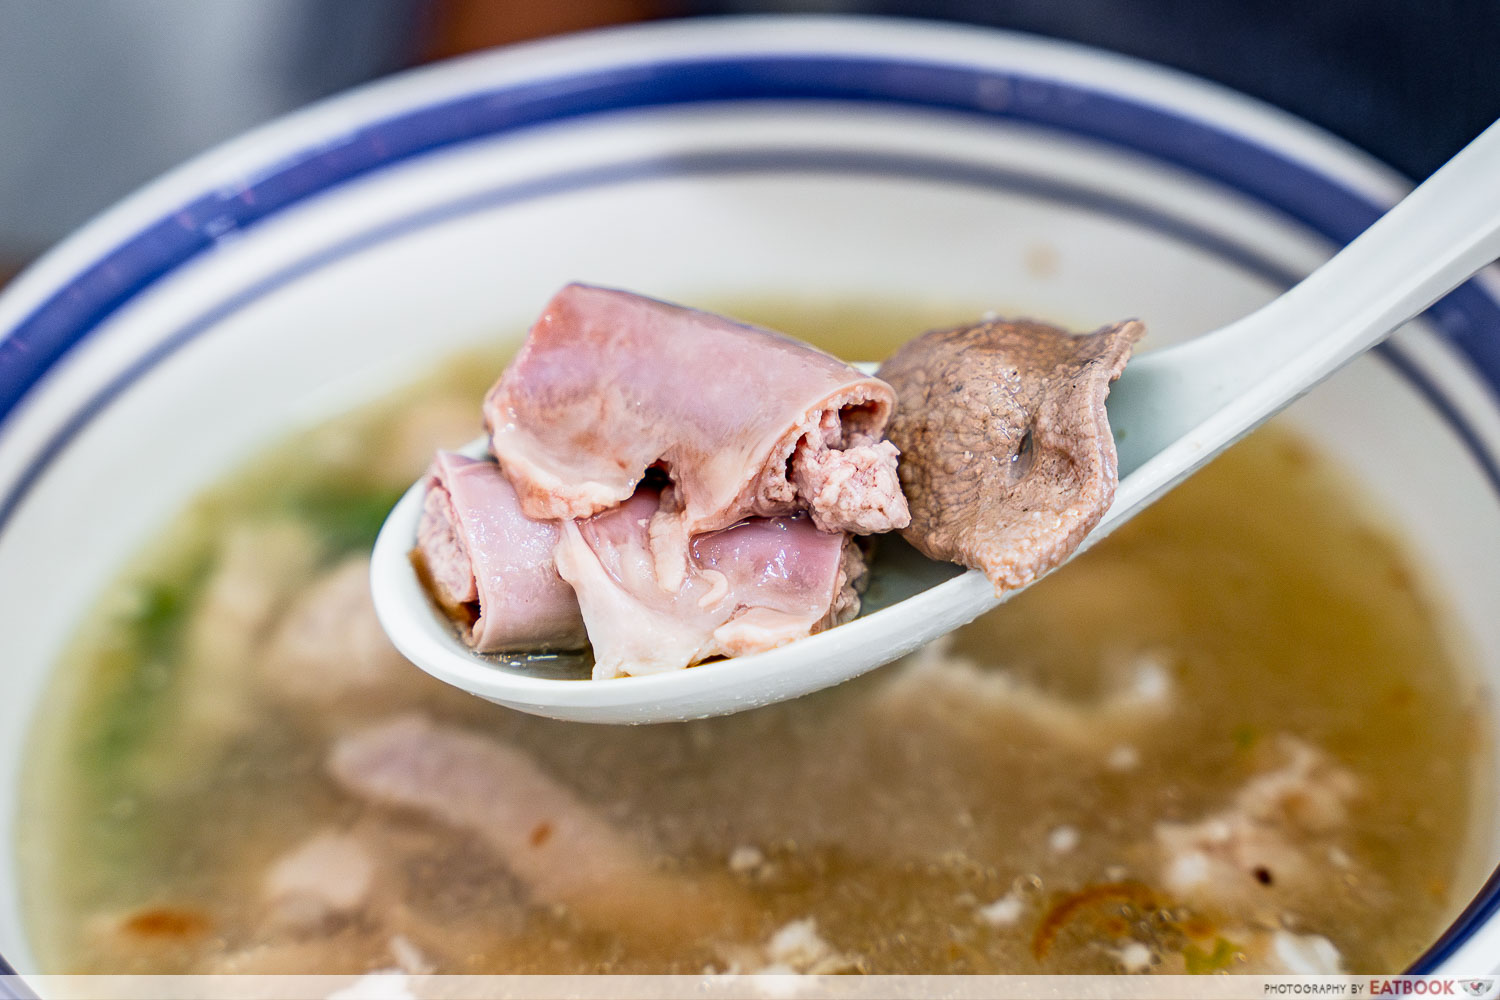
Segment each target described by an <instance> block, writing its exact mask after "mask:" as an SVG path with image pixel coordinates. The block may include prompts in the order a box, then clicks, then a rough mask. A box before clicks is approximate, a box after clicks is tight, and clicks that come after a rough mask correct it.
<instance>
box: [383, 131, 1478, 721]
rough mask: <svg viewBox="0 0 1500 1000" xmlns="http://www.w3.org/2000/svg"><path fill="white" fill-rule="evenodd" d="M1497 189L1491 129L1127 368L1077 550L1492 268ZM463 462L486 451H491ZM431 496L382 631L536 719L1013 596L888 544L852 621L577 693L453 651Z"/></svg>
mask: <svg viewBox="0 0 1500 1000" xmlns="http://www.w3.org/2000/svg"><path fill="white" fill-rule="evenodd" d="M1497 178H1500V123H1497V124H1496V125H1492V126H1491V127H1490V128H1489V129H1487V130H1486V131H1485V132H1484V133H1483V134H1481V135H1480V136H1479V138H1477V139H1475V140H1474V141H1473V142H1472V143H1471V144H1470V145H1469V146H1468V147H1467V148H1465V149H1464V150H1463V151H1462V152H1460V153H1459V154H1458V155H1457V156H1455V157H1454V158H1453V159H1452V160H1451V161H1450V162H1449V163H1448V164H1446V165H1445V166H1444V167H1443V168H1442V169H1441V170H1439V171H1438V172H1437V173H1435V174H1434V175H1433V176H1432V177H1431V178H1429V179H1428V180H1427V181H1426V182H1425V183H1424V184H1422V185H1421V186H1420V187H1419V188H1417V189H1416V190H1415V191H1413V192H1412V193H1411V194H1410V195H1409V196H1408V197H1407V198H1406V199H1404V200H1403V201H1402V202H1401V203H1400V204H1398V205H1397V206H1396V207H1394V208H1393V209H1391V211H1390V212H1388V213H1387V214H1386V215H1385V216H1383V217H1382V218H1381V219H1380V220H1378V221H1377V222H1376V223H1375V224H1374V225H1372V226H1371V227H1370V228H1369V229H1368V230H1366V231H1365V232H1364V233H1363V234H1361V235H1360V236H1359V237H1358V238H1357V239H1355V240H1354V241H1353V242H1352V243H1350V244H1349V245H1348V246H1347V247H1345V248H1344V249H1343V250H1342V251H1340V252H1339V253H1338V254H1337V255H1336V256H1335V257H1333V258H1332V259H1331V260H1330V261H1328V262H1327V263H1326V264H1324V265H1323V266H1322V267H1321V268H1319V269H1318V270H1317V271H1315V272H1314V273H1313V274H1311V275H1310V276H1309V277H1307V278H1306V279H1305V280H1303V281H1302V282H1301V283H1299V284H1298V285H1296V286H1295V287H1294V288H1292V289H1291V290H1289V291H1288V292H1286V293H1285V294H1283V295H1282V296H1280V297H1279V298H1277V299H1276V300H1274V301H1273V302H1271V303H1270V304H1268V305H1266V306H1265V307H1263V308H1261V309H1259V310H1257V311H1256V312H1254V313H1252V314H1251V315H1249V316H1247V317H1245V318H1244V319H1242V320H1239V321H1237V322H1235V323H1232V324H1230V325H1229V326H1227V327H1223V328H1221V329H1219V330H1217V331H1214V332H1213V333H1209V334H1205V335H1202V336H1200V337H1198V338H1196V339H1194V340H1191V341H1189V342H1187V343H1184V344H1182V345H1179V346H1177V347H1173V348H1171V349H1167V350H1162V351H1157V352H1153V353H1149V354H1146V355H1143V356H1142V357H1140V358H1138V359H1136V360H1135V361H1133V362H1132V363H1131V365H1130V366H1129V367H1127V368H1126V370H1125V372H1124V374H1123V375H1122V376H1121V377H1120V379H1119V380H1118V381H1117V382H1116V384H1115V385H1114V387H1113V390H1112V392H1111V395H1110V399H1109V404H1108V408H1109V419H1110V425H1111V428H1112V430H1113V432H1114V436H1115V439H1116V442H1117V448H1118V455H1119V473H1120V483H1119V487H1118V489H1117V491H1116V496H1115V501H1114V503H1113V505H1112V506H1111V508H1110V509H1109V511H1108V512H1107V513H1106V514H1105V516H1104V518H1103V519H1102V520H1101V521H1100V523H1099V525H1098V526H1097V527H1096V528H1095V529H1094V531H1093V532H1092V533H1091V534H1090V535H1089V536H1088V537H1087V538H1086V539H1085V540H1084V543H1083V545H1082V546H1080V548H1079V550H1078V551H1080V552H1081V551H1083V550H1085V549H1087V548H1088V547H1089V546H1090V545H1092V544H1093V543H1094V542H1097V541H1098V540H1100V539H1101V538H1103V537H1105V536H1106V535H1107V534H1108V533H1109V532H1110V531H1112V530H1113V529H1114V528H1116V527H1118V526H1119V525H1120V524H1123V523H1124V522H1125V521H1126V520H1128V519H1129V518H1130V517H1132V516H1134V515H1135V514H1136V513H1138V512H1139V511H1141V510H1142V509H1144V508H1145V507H1146V506H1147V505H1149V504H1150V503H1151V502H1152V501H1154V500H1155V499H1156V498H1158V497H1160V496H1161V495H1162V494H1163V493H1165V492H1166V491H1167V490H1169V489H1170V488H1171V487H1172V486H1174V485H1176V484H1177V483H1179V482H1181V481H1182V480H1183V479H1185V478H1187V477H1188V476H1189V475H1191V474H1192V473H1193V472H1194V471H1196V470H1197V469H1199V468H1201V467H1202V466H1203V465H1205V464H1206V463H1207V462H1208V461H1210V460H1211V459H1212V458H1214V457H1215V456H1216V455H1218V454H1219V453H1220V452H1222V451H1223V450H1224V449H1226V448H1228V447H1229V446H1230V445H1231V444H1233V443H1234V442H1235V441H1237V440H1239V439H1240V438H1241V437H1243V436H1244V435H1245V434H1247V433H1249V432H1250V431H1251V430H1253V429H1254V428H1256V427H1258V426H1259V425H1260V424H1262V423H1264V422H1265V421H1266V420H1267V419H1269V418H1270V417H1271V416H1272V415H1274V414H1275V413H1277V412H1279V411H1280V410H1281V409H1283V408H1284V407H1286V406H1287V405H1288V404H1290V403H1291V402H1292V401H1293V400H1295V399H1297V398H1298V397H1300V396H1301V395H1303V394H1305V393H1306V392H1308V391H1309V390H1310V389H1312V388H1313V387H1314V386H1315V385H1317V384H1318V383H1319V382H1321V381H1323V380H1324V379H1326V378H1327V377H1328V376H1329V375H1331V374H1332V373H1333V372H1335V371H1337V370H1338V369H1339V368H1340V367H1342V366H1343V365H1344V364H1346V363H1348V362H1349V361H1350V360H1352V359H1353V358H1355V357H1357V356H1358V355H1359V354H1360V353H1362V352H1364V351H1365V350H1367V349H1369V348H1370V347H1372V346H1374V345H1375V344H1376V343H1378V342H1379V341H1380V340H1382V339H1384V338H1385V337H1386V336H1387V335H1389V334H1390V333H1391V332H1392V331H1394V330H1395V329H1396V328H1397V327H1399V326H1401V325H1402V324H1403V323H1405V322H1406V321H1407V320H1409V319H1411V318H1413V317H1414V316H1416V315H1417V314H1419V313H1420V312H1421V311H1422V310H1423V309H1425V308H1426V307H1427V306H1429V305H1430V304H1432V303H1433V302H1434V301H1436V300H1437V299H1438V298H1440V297H1441V296H1442V295H1444V294H1445V293H1447V292H1448V291H1450V290H1452V289H1453V288H1455V287H1456V286H1457V285H1458V284H1460V283H1461V282H1462V281H1464V280H1465V279H1467V278H1468V277H1470V276H1471V275H1473V274H1474V273H1475V272H1476V271H1478V270H1479V269H1480V268H1481V267H1484V266H1485V265H1486V264H1489V263H1490V262H1492V261H1494V260H1495V259H1496V258H1500V181H1497ZM465 452H466V453H467V454H469V455H471V456H474V457H478V456H480V455H483V454H484V452H485V441H484V440H483V439H480V440H479V441H476V442H473V443H472V444H471V445H470V446H469V447H468V448H467V449H465ZM425 489H426V487H425V484H424V483H422V482H419V483H417V484H416V485H414V486H413V487H412V488H411V489H410V490H409V491H408V492H407V493H406V495H405V496H404V497H403V498H402V499H401V500H400V502H399V503H398V504H397V505H396V507H395V508H394V509H393V510H392V512H391V514H390V516H389V518H388V519H387V521H386V523H385V525H384V527H383V528H382V530H381V532H380V536H379V538H378V539H377V541H376V544H375V549H374V554H373V559H372V567H371V585H372V592H373V597H374V601H375V610H376V613H377V615H378V616H379V618H380V621H381V624H382V626H383V627H384V628H385V630H386V632H387V634H388V635H389V636H390V638H391V640H392V642H393V643H394V644H395V645H396V647H397V648H398V649H400V651H401V652H402V653H403V654H404V655H405V656H406V657H407V658H408V659H410V660H411V661H412V662H414V663H416V664H417V665H419V666H420V667H422V669H424V670H426V671H427V672H428V673H430V674H432V675H433V676H435V677H437V678H439V679H440V680H443V681H446V682H447V683H449V684H453V685H454V686H456V687H459V688H462V689H463V690H466V691H469V692H471V693H473V694H476V695H479V696H480V697H482V698H486V699H488V700H490V701H493V702H496V703H498V704H502V705H506V706H509V707H511V708H515V709H519V710H521V711H524V712H530V713H532V714H536V715H546V716H551V717H554V718H559V719H568V720H573V721H580V722H599V723H651V722H668V721H680V720H685V719H692V718H701V717H705V716H711V715H725V714H729V713H733V712H739V711H743V710H745V709H749V708H755V707H758V706H761V705H767V704H771V703H773V702H777V701H782V700H785V699H788V698H793V697H797V696H799V695H803V694H807V693H809V692H812V691H816V690H818V689H820V688H824V687H828V686H830V685H833V684H837V683H839V682H841V681H845V680H848V679H850V678H852V677H855V676H858V675H859V674H862V673H864V672H866V671H867V670H870V669H871V668H873V667H876V666H879V665H881V664H884V663H888V662H890V661H892V660H895V659H898V658H900V657H902V656H904V655H906V654H907V653H910V652H912V651H913V650H915V649H917V648H918V647H920V646H922V645H924V644H926V643H927V642H930V641H932V640H933V639H936V638H938V637H939V636H941V635H944V634H946V633H947V632H950V631H952V630H953V629H955V628H958V627H959V626H961V625H964V624H966V623H967V622H969V621H972V620H973V619H974V618H975V617H977V616H978V615H980V614H982V613H984V612H985V611H988V610H990V609H991V608H993V607H995V606H996V605H997V604H999V603H1000V601H1001V600H1003V599H1004V597H1008V596H1009V594H1006V595H1004V597H1002V596H997V595H996V594H995V591H994V588H993V587H992V586H991V584H990V582H989V581H988V580H987V579H986V578H985V577H984V576H982V575H981V574H979V573H978V572H975V571H973V570H968V571H963V570H961V569H960V568H959V567H957V566H953V565H950V564H946V563H937V562H933V561H932V560H928V559H925V558H923V557H922V556H920V555H919V554H917V553H916V552H914V551H913V550H911V549H910V548H909V547H908V546H905V545H904V543H899V542H893V541H892V540H890V539H883V540H882V543H881V552H880V553H879V554H878V555H877V558H876V560H875V562H874V564H873V566H872V567H871V570H872V572H871V575H872V581H873V582H872V585H871V589H870V592H869V593H868V594H867V595H866V601H865V604H864V608H863V610H862V613H861V614H860V616H859V617H858V618H856V619H855V620H853V621H851V622H848V623H846V624H844V625H840V626H838V627H837V628H833V629H829V630H828V631H826V632H822V633H819V634H817V635H813V636H809V637H808V638H805V639H800V640H797V641H796V642H793V643H790V644H788V645H786V646H782V647H780V648H777V649H774V650H771V651H769V652H765V653H758V654H755V655H751V656H744V657H738V658H735V659H731V660H724V661H718V662H713V663H708V664H703V665H700V666H697V667H693V668H690V669H687V670H680V671H675V672H671V673H664V674H655V675H650V676H645V677H625V678H618V679H613V680H604V681H593V680H584V679H582V678H584V677H586V676H587V671H586V670H585V667H586V665H587V663H588V658H587V656H586V655H581V654H564V655H528V654H514V655H509V656H507V655H499V656H496V655H480V654H476V653H474V652H473V651H471V650H470V649H468V648H467V647H466V646H465V645H464V644H463V643H462V642H460V640H459V639H458V637H457V635H456V634H455V632H454V630H453V628H452V627H451V625H450V624H449V623H448V621H447V620H446V619H445V618H443V616H442V615H441V614H439V613H438V611H437V609H436V608H434V607H433V606H432V604H431V602H430V601H429V600H428V598H427V595H426V593H425V592H424V591H423V589H422V587H421V584H420V583H419V582H418V580H417V576H416V574H415V572H414V571H413V570H412V567H411V564H410V561H409V559H408V553H409V552H410V550H411V548H412V546H413V544H414V541H415V539H416V533H417V522H418V520H419V519H420V516H421V509H422V499H423V494H424V493H425ZM1075 554H1076V553H1075ZM1011 593H1015V591H1012V592H1011Z"/></svg>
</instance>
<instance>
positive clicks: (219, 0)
mask: <svg viewBox="0 0 1500 1000" xmlns="http://www.w3.org/2000/svg"><path fill="white" fill-rule="evenodd" d="M749 13H822V14H830V13H861V14H879V15H887V16H896V17H922V18H927V19H935V20H945V21H960V22H968V23H973V24H982V25H990V26H995V27H1001V28H1008V29H1012V30H1018V31H1024V32H1030V33H1034V34H1039V35H1046V36H1050V37H1054V38H1064V39H1073V40H1077V41H1081V42H1084V43H1087V44H1089V45H1093V46H1097V47H1099V48H1104V49H1110V50H1113V51H1116V52H1122V53H1125V54H1128V55H1132V56H1138V57H1141V58H1145V59H1149V60H1152V61H1155V62H1159V63H1163V64H1166V65H1169V66H1174V67H1177V68H1179V69H1182V70H1186V71H1187V72H1190V73H1193V74H1196V75H1198V76H1202V77H1206V78H1208V79H1211V80H1215V81H1218V82H1220V83H1223V84H1226V85H1228V86H1230V87H1233V88H1235V89H1237V90H1241V91H1244V92H1246V93H1249V94H1252V95H1254V96H1256V97H1259V98H1261V99H1263V100H1266V101H1269V102H1270V103H1272V104H1275V105H1278V106H1280V107H1282V108H1284V109H1286V110H1288V111H1291V112H1293V113H1295V114H1298V115H1301V116H1302V117H1304V118H1306V119H1308V120H1310V121H1312V122H1314V123H1316V124H1318V125H1321V126H1322V127H1324V128H1326V129H1328V130H1329V131H1332V132H1334V133H1336V134H1338V135H1340V136H1342V137H1344V138H1346V139H1348V140H1350V141H1351V142H1353V143H1354V144H1356V145H1358V146H1360V147H1363V148H1364V149H1366V150H1368V151H1369V152H1371V153H1373V154H1374V155H1375V156H1377V157H1379V158H1380V159H1382V160H1385V161H1386V162H1387V163H1389V164H1390V165H1392V166H1393V167H1395V168H1396V169H1397V170H1399V171H1401V172H1402V173H1404V174H1406V175H1407V176H1408V177H1410V178H1412V179H1413V180H1420V179H1421V178H1423V177H1425V176H1426V175H1427V174H1429V173H1430V172H1431V171H1432V170H1434V169H1435V168H1436V167H1437V166H1439V165H1440V164H1441V163H1442V162H1443V161H1444V160H1446V159H1447V158H1448V157H1449V156H1451V155H1452V154H1453V153H1455V152H1456V151H1457V150H1458V149H1459V148H1461V147H1462V146H1463V145H1464V144H1465V143H1466V142H1468V141H1469V140H1470V139H1471V138H1473V137H1474V136H1475V135H1477V134H1478V133H1479V132H1480V131H1481V130H1482V129H1483V128H1484V127H1485V126H1486V125H1488V124H1489V123H1490V122H1491V121H1494V120H1495V119H1496V118H1500V0H1297V2H1289V0H923V2H916V0H813V2H796V0H561V2H554V3H540V2H537V0H0V283H3V282H4V280H5V279H6V277H8V276H9V275H11V274H13V273H14V272H15V271H17V270H19V269H20V268H21V267H22V266H24V265H25V263H26V262H27V261H28V260H30V259H32V258H33V257H35V256H36V255H37V254H39V253H41V252H42V251H43V250H45V249H46V248H47V247H48V246H50V245H51V244H53V243H55V242H56V241H57V240H59V239H61V238H62V237H63V236H65V235H67V233H68V232H69V231H71V230H72V229H74V228H76V227H77V226H78V225H80V224H81V223H83V222H84V221H86V220H87V219H88V218H89V217H90V216H91V215H93V214H94V213H96V212H98V211H99V210H100V209H102V208H105V207H107V206H108V205H109V204H110V203H111V202H113V201H115V200H116V199H118V198H120V197H121V196H122V195H125V194H127V193H128V192H130V191H131V190H132V189H133V188H135V187H137V186H139V185H140V184H142V183H144V182H145V181H147V180H149V179H150V178H152V177H153V176H155V175H156V174H159V173H161V172H162V171H164V170H166V169H168V168H169V167H171V166H173V165H174V164H177V163H179V162H181V161H182V160H184V159H186V158H188V157H189V156H192V155H193V154H195V153H197V152H199V151H201V150H203V149H205V148H207V147H209V146H212V145H213V144H215V143H217V142H219V141H221V140H223V139H226V138H228V137H230V136H233V135H235V134H237V133H239V132H242V131H244V130H245V129H247V128H249V127H251V126H254V125H256V124H258V123H260V122H263V121H266V120H268V119H270V118H273V117H275V116H276V115H279V114H281V113H283V112H285V111H289V110H291V109H293V108H296V107H299V106H301V105H303V104H306V103H308V102H310V101H313V100H316V99H317V98H320V97H323V96H326V95H328V94H331V93H334V92H336V91H339V90H342V89H345V88H347V87H350V86H352V85H355V84H357V83H360V82H362V81H364V80H369V79H372V78H374V77H377V76H382V75H385V74H387V73H391V72H395V71H397V70H400V69H403V68H406V67H409V66H413V65H417V64H420V63H423V62H427V61H431V60H434V59H442V58H447V57H449V56H453V55H458V54H462V53H465V52H471V51H475V50H478V49H484V48H488V47H491V46H495V45H504V44H507V43H511V42H517V41H523V40H527V39H533V38H540V37H544V36H547V35H553V34H560V33H563V32H568V31H576V30H580V29H586V28H592V27H599V26H603V25H608V24H618V23H625V22H633V21H644V20H653V19H662V18H676V17H694V16H712V15H725V14H749Z"/></svg>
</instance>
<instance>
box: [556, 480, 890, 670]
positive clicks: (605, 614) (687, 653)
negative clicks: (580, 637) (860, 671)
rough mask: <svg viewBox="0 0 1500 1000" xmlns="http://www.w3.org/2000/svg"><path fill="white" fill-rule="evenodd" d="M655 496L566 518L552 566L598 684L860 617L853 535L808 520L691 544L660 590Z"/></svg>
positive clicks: (761, 646)
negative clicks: (577, 617) (582, 630)
mask: <svg viewBox="0 0 1500 1000" xmlns="http://www.w3.org/2000/svg"><path fill="white" fill-rule="evenodd" d="M658 502H659V501H658V495H657V492H656V491H655V490H654V489H651V488H648V487H643V488H641V489H640V490H638V491H637V492H636V494H635V496H633V497H632V498H631V499H630V500H628V501H626V502H625V503H624V504H622V505H620V506H618V507H615V508H612V509H610V510H608V511H605V512H604V513H602V514H598V515H596V516H594V517H592V518H588V519H586V520H582V521H577V522H574V521H566V522H563V525H562V538H561V540H560V542H559V544H558V547H557V551H556V558H557V569H558V572H559V573H560V574H561V575H562V577H563V578H564V579H565V580H567V581H568V582H569V583H571V584H572V585H573V588H574V590H575V592H576V593H577V595H578V600H579V604H580V606H581V607H582V610H583V618H584V622H585V623H586V625H587V628H588V634H589V641H590V642H591V644H592V645H593V648H594V664H595V666H594V677H595V678H596V679H603V678H610V677H619V676H622V675H625V674H630V675H636V676H639V675H642V674H648V673H659V672H662V671H666V670H680V669H681V668H683V667H686V666H688V665H690V664H692V663H697V662H699V661H701V660H704V659H707V658H709V657H712V656H742V655H745V654H748V653H755V652H761V651H764V650H767V649H772V648H774V647H776V646H780V645H783V644H785V643H787V642H791V641H792V640H794V639H800V638H802V637H804V636H806V635H808V634H810V633H812V632H815V631H818V630H820V629H821V628H825V627H828V626H829V625H832V624H837V623H838V622H839V621H842V620H845V619H846V618H847V617H852V615H853V614H854V613H855V612H856V611H857V610H858V607H859V601H858V597H857V595H856V594H855V586H854V585H855V583H856V582H857V579H858V577H859V575H860V574H861V573H862V572H863V569H864V565H863V562H862V561H860V560H859V558H858V553H857V550H853V547H852V543H851V542H850V541H849V539H848V536H846V535H843V534H831V533H828V532H824V531H819V530H818V529H817V528H816V527H814V526H813V524H812V523H811V522H810V521H809V520H808V519H807V518H805V517H779V518H750V519H747V520H745V521H741V522H740V523H738V524H735V525H733V526H731V527H728V528H725V529H722V530H720V531H715V532H708V533H705V534H702V535H699V536H697V537H695V538H693V539H692V541H691V543H690V545H689V550H688V552H687V553H686V555H685V556H684V558H683V565H682V566H681V567H679V572H678V574H677V576H678V578H679V579H680V582H679V583H678V584H677V585H676V586H675V587H672V588H670V589H669V588H664V587H663V586H662V583H661V580H660V578H659V576H658V574H657V560H656V558H655V557H654V556H653V553H652V551H651V544H650V526H651V522H652V519H653V516H654V515H655V514H656V512H657V507H658Z"/></svg>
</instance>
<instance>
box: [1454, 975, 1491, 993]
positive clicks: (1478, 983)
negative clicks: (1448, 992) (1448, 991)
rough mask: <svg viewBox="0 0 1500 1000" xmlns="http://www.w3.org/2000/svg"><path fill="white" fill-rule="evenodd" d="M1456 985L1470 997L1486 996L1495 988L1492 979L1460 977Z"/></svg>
mask: <svg viewBox="0 0 1500 1000" xmlns="http://www.w3.org/2000/svg"><path fill="white" fill-rule="evenodd" d="M1458 985H1459V987H1460V988H1461V989H1462V990H1463V991H1464V992H1465V993H1467V994H1469V996H1471V997H1487V996H1489V995H1490V994H1491V993H1493V992H1494V990H1495V981H1494V980H1493V979H1461V980H1459V983H1458Z"/></svg>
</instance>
